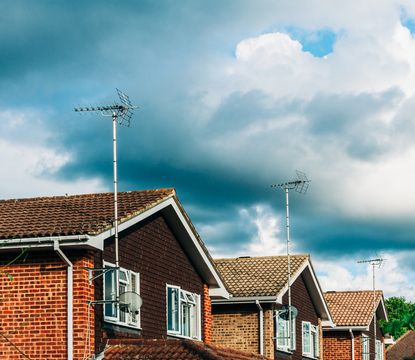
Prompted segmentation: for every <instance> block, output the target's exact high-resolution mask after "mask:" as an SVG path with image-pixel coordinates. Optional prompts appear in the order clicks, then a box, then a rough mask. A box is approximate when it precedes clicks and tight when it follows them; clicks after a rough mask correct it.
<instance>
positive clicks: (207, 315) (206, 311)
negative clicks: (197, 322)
mask: <svg viewBox="0 0 415 360" xmlns="http://www.w3.org/2000/svg"><path fill="white" fill-rule="evenodd" d="M202 310H203V319H204V322H203V324H202V326H203V333H204V334H205V338H204V341H205V343H207V344H209V343H211V342H212V337H213V333H212V331H213V328H212V326H213V324H212V301H211V300H210V296H209V287H208V286H207V285H203V309H202Z"/></svg>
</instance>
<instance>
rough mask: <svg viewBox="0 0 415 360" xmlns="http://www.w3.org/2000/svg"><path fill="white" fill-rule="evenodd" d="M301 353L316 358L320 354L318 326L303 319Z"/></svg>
mask: <svg viewBox="0 0 415 360" xmlns="http://www.w3.org/2000/svg"><path fill="white" fill-rule="evenodd" d="M302 325H303V326H302V328H303V355H304V356H308V357H312V358H317V357H318V356H319V355H320V344H319V331H318V326H315V325H312V324H311V323H309V322H308V321H303V323H302Z"/></svg>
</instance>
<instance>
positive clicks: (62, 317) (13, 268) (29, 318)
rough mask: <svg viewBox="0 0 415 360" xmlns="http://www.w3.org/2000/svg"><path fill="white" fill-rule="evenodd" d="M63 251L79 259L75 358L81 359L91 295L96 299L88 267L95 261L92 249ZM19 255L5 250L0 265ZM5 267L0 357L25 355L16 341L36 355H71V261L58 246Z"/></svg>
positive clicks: (0, 289) (36, 359)
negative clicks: (68, 326)
mask: <svg viewBox="0 0 415 360" xmlns="http://www.w3.org/2000/svg"><path fill="white" fill-rule="evenodd" d="M63 251H64V252H65V254H66V255H67V256H68V257H69V259H70V260H71V261H72V262H73V264H74V297H75V299H74V323H75V325H74V359H82V358H83V352H84V346H85V342H86V337H87V334H86V324H87V320H86V319H87V305H86V301H87V300H92V299H93V287H91V286H89V285H88V273H87V271H85V270H84V269H83V267H85V266H89V267H91V266H92V265H93V262H92V255H91V254H88V253H85V257H83V256H82V255H81V254H79V253H69V252H66V251H65V250H63ZM14 256H15V255H13V254H3V253H2V254H0V264H3V265H0V266H4V264H7V262H8V261H9V260H10V259H12V258H13V257H14ZM1 269H2V273H1V274H0V333H1V335H2V336H0V358H1V359H8V360H12V359H22V355H21V354H20V353H19V351H18V350H17V349H16V348H15V347H14V346H13V345H12V343H13V344H14V345H15V346H16V347H17V348H18V349H19V350H20V351H21V352H23V353H24V354H26V355H27V356H29V357H30V358H31V359H33V360H45V359H54V360H59V359H62V360H63V359H66V357H67V356H66V354H67V343H66V341H67V340H66V339H67V331H66V314H67V299H66V288H67V285H66V284H67V283H66V279H67V277H66V269H67V267H66V265H65V264H64V263H63V262H62V260H61V259H60V258H59V257H58V256H57V255H56V253H54V252H43V253H35V252H33V253H30V254H29V255H28V257H27V259H26V260H25V261H18V262H17V263H14V264H13V265H10V266H6V267H2V268H1ZM5 272H7V273H9V274H10V275H11V276H12V279H10V278H9V277H8V276H6V275H5ZM91 326H92V328H93V316H92V317H91ZM6 337H7V338H8V339H9V340H10V341H7V340H6ZM91 341H93V338H92V337H91Z"/></svg>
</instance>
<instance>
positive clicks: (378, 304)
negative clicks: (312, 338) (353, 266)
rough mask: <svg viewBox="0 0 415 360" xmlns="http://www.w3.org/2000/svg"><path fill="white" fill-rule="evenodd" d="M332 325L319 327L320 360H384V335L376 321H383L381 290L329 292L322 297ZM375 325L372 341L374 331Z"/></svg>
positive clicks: (383, 305)
mask: <svg viewBox="0 0 415 360" xmlns="http://www.w3.org/2000/svg"><path fill="white" fill-rule="evenodd" d="M324 296H325V298H326V300H327V304H328V306H329V309H330V312H331V314H332V316H333V321H334V323H335V326H334V327H332V328H327V327H324V326H323V343H324V360H350V359H351V360H384V358H385V349H384V348H385V346H384V342H385V339H384V334H383V333H382V330H381V329H380V327H379V320H381V319H383V320H387V313H386V308H385V304H384V299H383V293H382V291H376V296H375V308H376V322H375V321H374V320H375V317H374V312H373V309H374V306H373V300H374V296H373V291H329V292H326V293H325V294H324ZM374 326H376V339H374V337H375V328H374Z"/></svg>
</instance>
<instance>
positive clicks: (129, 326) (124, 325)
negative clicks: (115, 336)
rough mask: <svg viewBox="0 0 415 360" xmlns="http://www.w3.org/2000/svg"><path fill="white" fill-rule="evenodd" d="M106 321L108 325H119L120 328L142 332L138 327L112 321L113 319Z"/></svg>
mask: <svg viewBox="0 0 415 360" xmlns="http://www.w3.org/2000/svg"><path fill="white" fill-rule="evenodd" d="M104 321H105V322H106V323H108V324H111V325H117V326H120V327H123V328H128V329H134V330H142V329H141V327H140V326H137V325H132V324H126V323H122V322H119V321H115V320H111V319H104Z"/></svg>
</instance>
